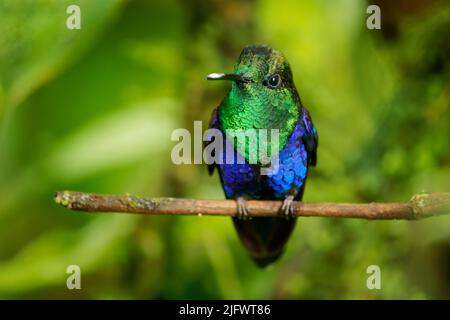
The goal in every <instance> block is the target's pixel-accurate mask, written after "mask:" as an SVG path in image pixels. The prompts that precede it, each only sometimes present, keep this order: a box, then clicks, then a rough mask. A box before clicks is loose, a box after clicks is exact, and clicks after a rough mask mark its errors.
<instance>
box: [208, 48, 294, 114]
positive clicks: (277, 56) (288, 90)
mask: <svg viewBox="0 0 450 320" xmlns="http://www.w3.org/2000/svg"><path fill="white" fill-rule="evenodd" d="M207 79H208V80H231V81H232V82H233V84H232V89H231V93H232V94H235V95H236V96H238V97H239V98H241V99H246V100H248V99H250V100H262V101H264V102H265V103H267V102H270V103H271V104H276V105H277V104H279V103H277V100H284V99H286V98H293V96H295V95H297V93H296V89H295V87H294V82H293V79H292V71H291V68H290V66H289V63H288V61H287V60H286V58H285V57H284V55H283V54H282V53H281V52H279V51H277V50H273V49H272V48H270V47H268V46H265V45H263V46H248V47H245V48H244V49H243V50H242V52H241V54H240V56H239V59H238V61H237V63H236V65H235V67H234V72H233V73H211V74H209V75H208V77H207Z"/></svg>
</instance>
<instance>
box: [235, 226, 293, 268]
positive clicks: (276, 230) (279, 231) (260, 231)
mask: <svg viewBox="0 0 450 320" xmlns="http://www.w3.org/2000/svg"><path fill="white" fill-rule="evenodd" d="M233 222H234V226H235V228H236V231H237V233H238V236H239V238H240V239H241V242H242V243H243V245H244V246H245V248H246V249H247V251H248V253H249V255H250V257H251V258H252V259H253V260H254V261H255V262H256V264H257V265H258V266H260V267H266V266H268V265H269V264H271V263H273V262H275V261H276V260H277V259H278V258H279V257H280V256H281V255H282V253H283V249H284V247H285V245H286V242H287V241H288V239H289V237H290V235H291V234H292V231H293V230H294V227H295V223H296V222H297V219H295V218H292V219H289V220H287V219H284V218H253V219H252V220H239V219H237V218H233Z"/></svg>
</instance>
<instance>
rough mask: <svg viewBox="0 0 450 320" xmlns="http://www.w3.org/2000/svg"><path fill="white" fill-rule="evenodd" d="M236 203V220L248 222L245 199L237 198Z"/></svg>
mask: <svg viewBox="0 0 450 320" xmlns="http://www.w3.org/2000/svg"><path fill="white" fill-rule="evenodd" d="M236 202H237V210H238V219H239V220H249V219H250V217H249V216H248V209H247V204H246V203H245V199H244V198H242V197H238V198H237V199H236Z"/></svg>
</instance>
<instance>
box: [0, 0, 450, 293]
mask: <svg viewBox="0 0 450 320" xmlns="http://www.w3.org/2000/svg"><path fill="white" fill-rule="evenodd" d="M71 3H72V2H71V1H56V0H54V1H12V0H0V21H1V23H0V121H1V123H0V194H1V201H0V298H13V297H19V298H105V299H108V298H289V299H297V298H344V299H345V298H355V299H360V298H385V299H386V298H400V299H403V298H405V299H407V298H412V299H417V298H419V299H420V298H449V297H450V286H449V279H450V273H449V270H450V259H449V257H450V254H449V253H450V220H449V218H448V217H439V218H433V219H430V220H429V221H427V220H425V221H421V222H396V221H383V222H381V221H380V222H368V221H355V220H336V219H319V218H305V219H301V220H300V221H299V224H298V227H297V229H296V232H295V234H294V235H293V237H292V239H291V241H290V243H289V245H288V248H287V252H286V255H285V256H284V257H283V258H282V259H281V261H280V262H278V263H277V264H275V265H274V266H273V267H271V268H270V269H267V270H260V269H258V268H257V267H255V266H254V265H253V263H252V262H251V261H250V259H249V258H248V257H247V256H246V253H245V251H244V249H243V248H242V247H241V245H240V243H239V241H238V239H237V237H236V234H235V232H234V230H233V227H232V224H231V221H229V219H219V218H207V217H190V218H189V217H140V216H122V215H120V216H119V215H90V214H81V213H73V212H70V211H68V210H66V209H64V208H61V207H59V206H57V205H55V204H54V203H53V200H52V194H53V192H54V191H56V190H65V189H73V190H80V191H91V192H99V193H125V192H130V193H135V194H138V195H151V196H174V197H192V198H216V199H221V198H223V193H222V190H221V188H220V183H219V180H218V177H217V176H215V177H209V176H208V174H207V170H206V168H205V166H203V165H185V166H175V165H173V164H172V163H171V160H170V151H171V148H172V147H173V145H174V142H172V141H171V140H170V135H171V132H172V130H173V129H175V128H179V127H186V128H188V129H191V128H192V126H193V123H192V121H193V120H194V119H195V120H199V119H201V120H203V121H204V124H206V121H207V120H208V119H209V115H210V112H211V111H212V110H213V108H214V107H216V106H217V104H218V103H219V102H220V100H221V99H222V98H223V96H224V95H225V93H226V90H227V88H228V86H229V84H227V83H223V84H219V83H207V82H206V81H204V79H205V76H206V74H208V73H210V72H222V71H224V72H227V71H231V70H232V68H233V64H234V62H235V60H236V58H237V56H238V54H239V52H240V50H241V48H242V47H244V46H246V45H248V44H252V43H256V44H258V43H267V44H270V45H271V46H273V47H274V48H277V49H279V50H281V51H282V52H283V53H284V54H285V55H286V57H287V59H288V61H289V62H290V64H291V67H292V69H293V74H294V80H295V83H296V85H297V88H298V89H299V93H300V95H301V97H302V101H303V102H304V103H305V105H306V106H307V107H308V109H309V110H310V112H311V115H312V117H313V119H314V122H315V125H316V127H317V130H318V133H319V137H320V146H319V153H318V167H317V168H316V169H313V170H312V173H311V176H310V178H309V179H308V185H307V188H306V193H305V201H345V202H365V201H405V200H408V198H409V197H410V196H411V195H412V194H414V193H417V192H420V191H422V190H425V191H449V190H450V148H449V146H450V140H449V137H450V103H449V101H450V66H449V59H448V57H449V56H450V48H449V44H448V41H446V40H445V39H448V37H449V30H450V19H449V17H450V6H448V5H447V6H444V5H441V6H440V7H439V6H437V7H430V8H426V9H423V10H419V11H418V12H414V14H411V15H408V16H404V17H398V19H397V20H396V21H394V22H395V25H396V26H397V29H398V30H397V31H398V32H397V33H396V34H395V35H394V36H390V37H388V36H387V35H386V34H384V33H382V31H379V30H368V29H366V27H365V26H366V24H365V22H366V21H365V19H366V17H367V15H366V13H365V11H366V10H365V9H366V4H364V3H363V2H357V1H335V2H330V1H302V2H300V1H286V2H283V5H280V3H279V2H273V1H268V0H260V1H212V2H206V1H200V0H197V1H193V2H191V3H188V2H185V1H174V0H173V1H172V0H170V1H167V0H166V1H162V0H158V1H151V2H150V1H129V2H127V3H123V2H122V1H119V0H116V1H113V0H111V1H87V0H86V1H81V0H80V1H77V4H79V5H80V7H81V11H82V28H81V30H68V29H67V28H66V27H65V22H66V18H67V14H66V7H67V5H68V4H71ZM381 10H382V19H384V18H383V17H385V16H386V17H387V16H388V15H387V13H388V10H390V9H389V8H383V7H382V8H381ZM385 14H386V15H385ZM386 20H387V18H386ZM383 21H384V20H382V26H383V23H384V22H383ZM391 24H392V22H391ZM71 264H78V265H80V267H81V272H82V290H81V291H77V290H72V291H70V290H68V289H67V288H66V277H67V274H66V267H67V266H68V265H71ZM371 264H377V265H379V266H380V267H381V271H382V289H381V290H373V291H372V290H368V289H367V288H366V279H367V276H368V275H367V274H366V268H367V267H368V266H369V265H371Z"/></svg>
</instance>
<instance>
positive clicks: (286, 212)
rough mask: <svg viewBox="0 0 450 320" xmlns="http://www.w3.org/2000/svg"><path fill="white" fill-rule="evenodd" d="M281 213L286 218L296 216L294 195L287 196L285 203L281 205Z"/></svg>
mask: <svg viewBox="0 0 450 320" xmlns="http://www.w3.org/2000/svg"><path fill="white" fill-rule="evenodd" d="M281 213H282V214H283V216H284V217H285V218H286V219H291V218H293V217H294V196H293V195H289V196H287V197H286V198H285V199H284V201H283V205H282V206H281Z"/></svg>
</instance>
